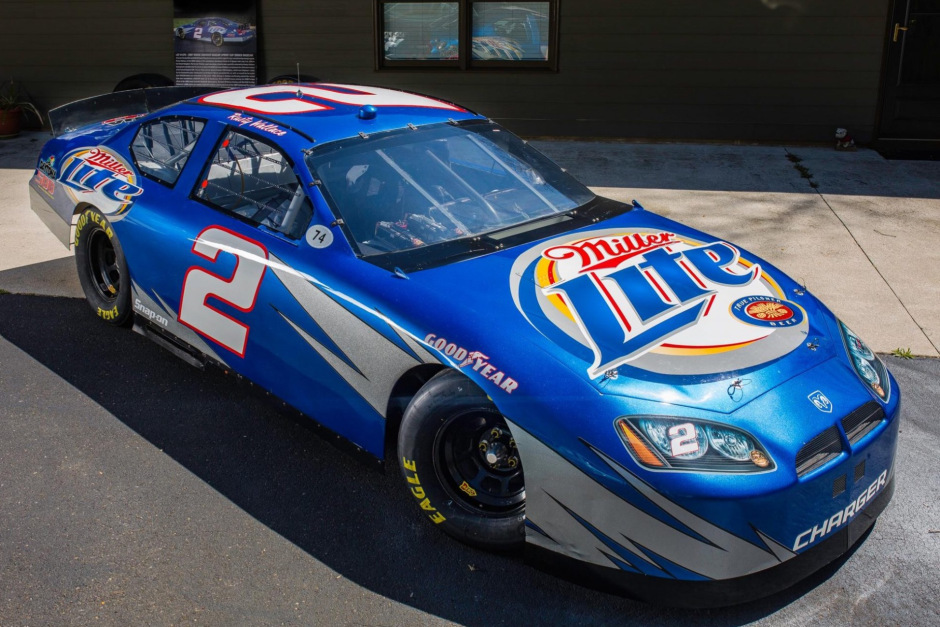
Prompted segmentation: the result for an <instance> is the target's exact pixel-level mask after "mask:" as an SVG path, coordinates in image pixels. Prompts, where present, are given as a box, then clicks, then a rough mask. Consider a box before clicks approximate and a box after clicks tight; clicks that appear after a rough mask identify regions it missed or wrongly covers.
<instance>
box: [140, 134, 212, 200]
mask: <svg viewBox="0 0 940 627" xmlns="http://www.w3.org/2000/svg"><path fill="white" fill-rule="evenodd" d="M204 126H205V123H204V122H203V121H201V120H193V119H190V118H163V119H160V120H156V121H155V122H150V123H148V124H144V125H143V126H141V127H140V130H139V131H137V135H136V136H135V137H134V142H133V143H132V144H131V152H133V153H134V161H135V163H136V164H137V169H138V170H140V171H141V172H142V173H143V174H144V175H146V176H148V177H150V178H153V179H156V180H157V181H160V182H161V183H165V184H167V185H169V186H171V187H172V186H173V185H174V184H176V179H177V178H179V175H180V172H182V171H183V166H185V165H186V160H187V159H189V154H190V153H191V152H192V151H193V148H194V147H195V146H196V140H197V139H199V134H200V133H202V129H203V127H204Z"/></svg>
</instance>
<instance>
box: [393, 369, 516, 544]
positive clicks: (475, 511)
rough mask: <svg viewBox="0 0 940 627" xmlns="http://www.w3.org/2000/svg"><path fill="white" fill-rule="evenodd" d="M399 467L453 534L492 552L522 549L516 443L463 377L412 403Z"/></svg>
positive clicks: (447, 378)
mask: <svg viewBox="0 0 940 627" xmlns="http://www.w3.org/2000/svg"><path fill="white" fill-rule="evenodd" d="M398 464H399V467H400V468H401V471H402V475H403V476H404V478H405V485H406V487H407V488H408V491H409V493H410V494H411V496H412V497H413V498H414V499H415V501H416V502H417V504H418V506H419V507H420V508H421V510H422V511H423V512H424V514H425V515H426V516H427V517H428V518H430V519H431V521H432V522H434V523H436V524H437V526H439V527H440V528H441V529H442V530H443V531H444V532H445V533H447V534H448V535H450V536H453V537H454V538H457V539H458V540H460V541H462V542H465V543H466V544H470V545H472V546H475V547H477V548H481V549H486V550H490V551H514V550H518V549H520V548H521V547H522V545H523V544H524V542H525V528H524V525H525V483H524V480H523V474H522V463H521V461H520V459H519V453H518V451H517V450H516V445H515V441H514V440H513V438H512V434H511V433H510V432H509V428H508V427H507V425H506V421H505V420H504V419H503V417H502V415H501V414H500V413H499V411H498V410H497V409H496V407H495V406H494V405H493V402H492V401H491V400H490V399H489V398H488V397H487V395H486V393H485V392H483V390H481V389H480V388H479V387H477V386H476V385H475V384H474V383H473V382H472V381H470V380H469V379H467V378H466V377H465V376H464V375H462V374H461V373H459V372H456V371H454V370H444V371H442V372H440V373H438V374H437V375H435V376H434V377H432V378H431V379H430V380H429V381H428V382H427V383H426V384H425V385H424V387H422V388H421V389H420V390H419V391H418V393H417V394H416V395H415V397H414V398H413V399H412V400H411V402H410V403H409V404H408V407H407V409H406V410H405V414H404V417H403V418H402V423H401V429H400V430H399V433H398Z"/></svg>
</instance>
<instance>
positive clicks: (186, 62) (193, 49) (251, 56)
mask: <svg viewBox="0 0 940 627" xmlns="http://www.w3.org/2000/svg"><path fill="white" fill-rule="evenodd" d="M257 24H258V22H257V7H256V3H255V0H231V1H230V0H174V2H173V41H174V42H175V44H174V49H175V51H176V84H177V85H181V86H191V87H197V86H212V87H247V86H251V85H256V84H257V83H258V25H257Z"/></svg>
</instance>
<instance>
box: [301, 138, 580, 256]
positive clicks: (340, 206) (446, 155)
mask: <svg viewBox="0 0 940 627" xmlns="http://www.w3.org/2000/svg"><path fill="white" fill-rule="evenodd" d="M307 164H308V166H309V167H310V170H311V171H312V172H315V174H316V178H318V179H320V181H321V183H322V186H323V188H325V192H326V194H325V195H326V196H327V198H328V200H329V201H330V203H331V204H332V206H333V209H334V210H335V211H336V212H337V213H338V214H339V216H340V217H342V219H343V222H344V224H345V227H346V231H347V233H349V234H350V235H352V237H353V239H354V240H355V241H356V244H357V245H358V247H359V250H360V252H361V253H362V254H363V255H366V256H368V255H375V254H381V253H386V252H393V251H399V250H408V249H415V248H420V247H423V246H428V245H431V244H436V243H440V242H446V241H450V240H456V239H461V238H466V237H471V236H475V235H480V234H483V233H489V232H492V231H496V230H500V229H505V228H507V227H511V226H515V225H518V224H522V223H524V222H528V221H530V220H534V219H536V218H542V217H545V216H550V215H554V214H558V213H563V212H566V211H570V210H571V209H574V208H576V207H580V206H581V205H584V204H585V203H587V202H589V201H591V200H592V199H593V198H594V194H592V193H591V191H590V190H588V189H587V188H586V187H584V186H583V185H581V184H580V183H578V182H577V181H576V180H575V179H574V178H573V177H571V176H569V175H568V174H566V173H565V172H564V171H562V170H561V168H559V167H558V166H557V165H555V164H554V163H552V162H551V161H550V160H549V159H548V158H546V157H545V156H544V155H542V154H541V153H539V152H538V151H537V150H535V149H534V148H531V147H530V146H528V145H527V144H526V143H524V142H523V141H522V140H521V139H519V138H518V137H516V136H515V135H513V134H512V133H510V132H508V131H506V130H504V129H501V128H499V127H498V126H496V125H494V124H489V123H475V124H467V125H460V126H458V125H453V124H443V125H433V126H426V127H422V128H417V129H411V128H408V129H403V130H400V131H393V132H390V133H383V134H382V135H374V136H372V137H366V138H355V139H352V140H348V141H344V142H342V143H341V144H338V145H336V146H333V147H328V148H326V149H324V150H321V151H316V152H314V153H312V154H311V155H309V156H308V157H307Z"/></svg>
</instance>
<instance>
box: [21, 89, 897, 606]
mask: <svg viewBox="0 0 940 627" xmlns="http://www.w3.org/2000/svg"><path fill="white" fill-rule="evenodd" d="M168 89H169V90H170V92H172V90H173V89H178V88H168ZM139 91H140V92H141V93H142V92H143V90H139ZM146 91H147V92H150V91H151V90H146ZM127 93H128V92H122V94H127ZM171 95H172V93H171ZM116 97H118V94H115V95H113V96H104V97H101V98H100V99H96V100H93V101H91V102H89V103H85V102H84V101H82V102H79V103H73V104H72V105H68V106H67V107H66V108H63V110H62V111H59V110H56V111H53V112H52V116H51V117H52V119H53V123H54V130H55V132H56V133H57V136H56V137H55V138H54V139H52V140H50V141H49V142H48V143H47V144H46V145H45V146H44V147H43V149H42V152H41V154H40V156H39V160H38V164H37V168H36V171H35V174H34V176H33V178H32V179H31V181H30V195H31V204H32V207H33V209H34V210H35V212H36V213H37V214H38V215H39V216H40V217H41V218H42V219H43V220H44V221H45V223H46V224H47V225H48V226H49V228H50V229H51V230H52V231H53V232H54V233H55V234H57V235H58V236H59V238H60V239H61V240H62V242H63V243H65V244H66V245H70V246H74V250H75V259H76V265H77V270H78V275H79V278H80V281H81V285H82V287H83V289H84V292H85V295H86V297H87V300H88V303H89V304H90V305H91V308H92V310H93V311H94V312H95V313H96V314H97V315H98V316H99V317H100V318H101V319H102V320H104V321H105V322H107V323H110V324H112V325H127V326H131V325H133V327H134V329H135V330H136V331H138V332H140V333H142V334H144V335H146V336H148V337H150V338H152V339H153V340H155V341H156V342H158V343H159V344H161V345H162V346H163V347H165V348H167V349H168V350H170V351H172V352H174V353H175V354H177V355H179V356H181V357H182V358H184V359H185V360H187V361H188V362H190V363H193V364H196V365H205V364H215V365H218V366H220V367H223V368H225V369H226V370H229V371H234V372H235V373H238V374H240V375H242V376H244V377H246V378H248V379H249V380H251V381H253V382H254V383H255V384H257V385H259V386H262V387H263V388H264V389H266V390H267V391H269V392H271V393H272V394H274V395H276V396H277V397H279V398H280V399H282V400H283V401H285V402H286V403H288V404H289V405H290V406H292V407H294V408H296V409H297V410H299V411H301V412H302V413H304V414H306V415H307V416H309V417H311V418H312V419H314V420H315V421H316V422H317V423H319V424H320V425H322V426H324V427H326V428H328V429H330V430H332V431H333V432H335V433H336V434H338V435H339V436H341V437H342V438H343V439H344V441H348V442H350V443H352V444H353V445H354V446H355V447H357V448H358V449H359V450H360V451H362V452H363V453H364V454H366V455H367V456H370V457H371V458H375V459H380V460H381V459H384V457H385V455H386V451H387V450H388V451H394V452H391V453H390V455H391V456H393V459H395V460H396V461H394V462H393V463H395V464H397V466H398V467H399V469H400V470H401V473H402V476H403V479H404V480H403V490H405V491H406V493H407V494H408V495H410V498H413V500H414V502H415V504H416V506H417V508H418V510H419V511H420V513H421V514H423V516H424V517H425V518H427V519H428V520H429V523H430V524H433V525H436V526H438V527H439V528H440V529H442V530H443V531H445V532H446V533H448V534H450V535H452V536H454V537H456V538H458V539H460V540H462V541H464V542H467V543H469V544H471V545H475V546H477V547H482V548H487V549H496V550H515V549H519V548H524V549H525V551H524V552H525V555H526V556H527V558H529V560H530V561H532V562H534V563H536V564H538V565H541V566H542V567H545V568H549V569H555V570H558V571H559V572H561V573H562V574H563V575H565V576H567V577H570V578H574V579H575V580H577V581H580V582H589V583H592V584H593V585H596V586H601V587H604V588H609V589H614V590H617V591H619V592H621V593H623V594H626V595H630V596H634V597H637V598H644V599H651V600H654V601H657V602H661V603H668V604H673V605H687V606H709V605H711V606H714V605H727V604H732V603H736V602H741V601H744V600H747V599H751V598H756V597H758V596H761V595H767V594H770V593H772V592H774V591H776V590H779V589H782V588H784V587H786V586H788V585H790V584H792V583H793V582H795V581H797V580H799V579H801V578H803V577H805V576H806V575H807V574H809V573H811V572H813V571H814V570H816V569H818V568H820V567H821V566H823V565H825V564H827V563H829V562H831V561H832V560H834V559H835V558H836V557H838V556H840V555H842V554H844V553H845V552H846V551H847V550H848V549H849V547H851V546H852V545H854V544H855V543H856V541H858V540H859V539H860V538H861V536H862V535H863V534H864V533H865V532H866V531H867V530H868V529H869V528H870V527H871V525H872V524H873V522H874V520H875V518H876V517H877V516H878V514H879V513H880V512H881V511H882V510H883V509H884V508H885V506H886V505H887V503H888V501H889V500H890V498H891V495H892V493H893V489H894V459H895V449H896V444H897V433H898V423H899V418H898V416H899V409H900V394H899V391H898V389H897V387H896V385H895V382H894V380H893V379H892V377H891V375H890V374H889V373H888V372H887V371H886V369H885V367H884V365H883V364H882V362H881V361H880V360H879V358H878V357H877V356H876V355H875V354H873V353H872V351H871V350H870V349H869V348H868V347H867V346H866V345H865V343H864V342H863V341H862V340H861V339H859V337H858V336H857V335H855V334H854V333H853V332H852V331H851V330H849V328H848V327H846V325H845V324H843V323H842V322H841V321H840V320H839V319H837V318H836V317H835V316H834V315H833V314H832V313H831V312H830V311H829V310H828V309H827V308H826V307H825V306H824V305H822V304H821V303H820V302H819V301H818V300H817V299H816V298H815V297H814V296H813V295H812V294H810V293H809V292H808V291H807V290H806V289H805V287H803V286H801V285H800V284H798V283H796V282H794V281H793V280H791V279H790V278H788V277H787V276H786V275H784V274H783V273H782V272H781V271H779V270H778V269H776V268H774V267H773V266H771V265H770V264H768V263H766V262H764V261H762V260H760V259H758V258H757V257H756V256H754V255H753V254H751V253H749V252H747V251H745V250H741V249H740V248H738V247H736V246H734V245H733V244H731V243H729V242H726V241H723V240H721V239H718V238H715V237H711V236H709V235H706V234H705V233H701V232H699V231H696V230H693V229H691V228H688V227H686V226H683V225H682V224H679V223H677V222H674V221H671V220H667V219H665V218H662V217H659V216H657V215H655V214H653V213H650V212H647V211H646V210H644V209H643V208H642V207H641V206H640V205H639V204H638V203H636V202H635V201H634V203H633V205H632V206H631V205H627V204H623V203H620V202H616V201H613V200H609V199H605V198H601V197H598V196H596V195H595V194H593V193H592V192H591V191H590V190H589V189H588V188H586V187H584V186H583V185H581V184H580V183H578V182H577V181H576V180H575V179H574V178H572V177H571V176H570V175H568V174H567V173H566V172H564V171H563V170H562V169H561V168H559V167H558V166H556V165H555V164H553V163H552V162H551V161H549V160H548V159H547V158H546V157H545V156H543V155H542V154H541V153H539V152H538V151H536V150H535V149H534V148H533V147H531V146H530V145H529V144H528V143H526V142H525V141H523V140H521V139H519V138H518V137H516V136H514V135H513V134H512V133H510V132H508V131H507V130H506V129H504V128H501V127H500V126H498V125H497V124H495V123H493V122H492V121H491V120H488V119H487V118H485V117H482V116H480V115H477V114H475V113H472V112H470V111H468V110H466V109H464V108H462V107H459V106H457V105H454V104H451V103H448V102H443V101H440V100H436V99H432V98H429V97H425V96H421V95H417V94H412V93H407V92H401V91H395V90H390V89H384V88H377V87H361V86H346V85H334V84H323V83H315V84H297V85H271V86H263V87H254V88H248V89H236V90H230V91H223V92H217V93H207V94H202V95H198V96H195V97H191V98H188V99H186V100H183V101H180V102H177V103H176V104H173V105H170V106H167V107H163V108H158V107H157V106H155V105H154V104H153V102H154V100H153V99H150V100H146V98H145V100H146V104H144V105H139V106H137V108H136V109H135V108H133V107H130V105H126V106H124V115H121V116H118V117H114V118H112V119H109V120H105V121H103V122H101V121H98V122H95V121H94V120H95V119H99V120H100V116H101V115H102V112H103V111H106V110H109V109H108V108H107V107H106V106H104V105H105V104H106V102H105V100H107V99H108V98H116ZM123 97H124V98H128V96H123ZM166 98H169V100H173V98H172V97H169V96H167V94H166V93H164V99H166ZM122 102H125V101H122ZM66 114H67V115H66ZM96 116H97V118H96Z"/></svg>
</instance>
